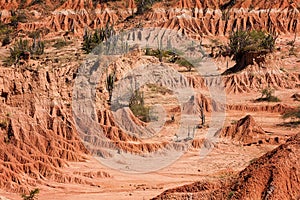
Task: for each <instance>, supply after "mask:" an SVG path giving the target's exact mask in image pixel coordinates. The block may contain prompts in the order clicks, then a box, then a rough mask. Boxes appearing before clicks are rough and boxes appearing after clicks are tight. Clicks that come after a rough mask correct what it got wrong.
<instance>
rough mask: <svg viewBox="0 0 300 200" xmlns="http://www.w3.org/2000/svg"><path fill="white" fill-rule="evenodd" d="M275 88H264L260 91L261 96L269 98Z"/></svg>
mask: <svg viewBox="0 0 300 200" xmlns="http://www.w3.org/2000/svg"><path fill="white" fill-rule="evenodd" d="M274 92H275V90H274V89H273V88H270V87H268V88H265V89H263V90H262V91H261V98H264V97H265V98H267V99H270V98H271V96H272V95H273V94H274Z"/></svg>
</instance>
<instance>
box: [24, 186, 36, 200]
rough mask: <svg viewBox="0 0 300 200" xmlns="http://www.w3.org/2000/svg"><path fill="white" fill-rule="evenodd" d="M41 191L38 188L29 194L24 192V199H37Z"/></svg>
mask: <svg viewBox="0 0 300 200" xmlns="http://www.w3.org/2000/svg"><path fill="white" fill-rule="evenodd" d="M39 192H40V190H39V189H38V188H36V189H34V190H31V191H30V193H29V195H26V194H22V198H23V200H35V199H37V194H38V193H39Z"/></svg>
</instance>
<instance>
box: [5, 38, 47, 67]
mask: <svg viewBox="0 0 300 200" xmlns="http://www.w3.org/2000/svg"><path fill="white" fill-rule="evenodd" d="M44 48H45V44H44V42H43V41H41V40H40V39H39V40H36V39H34V40H33V43H32V45H30V43H29V41H28V40H22V39H19V40H18V41H16V42H15V44H14V46H13V47H12V48H10V57H9V58H8V60H7V61H8V63H17V62H18V61H19V60H20V59H27V58H28V57H29V56H30V54H31V55H42V54H43V53H44Z"/></svg>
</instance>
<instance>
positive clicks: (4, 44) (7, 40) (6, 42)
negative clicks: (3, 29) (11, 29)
mask: <svg viewBox="0 0 300 200" xmlns="http://www.w3.org/2000/svg"><path fill="white" fill-rule="evenodd" d="M10 42H11V41H10V38H9V35H6V36H5V37H4V38H3V40H2V46H3V47H4V46H6V45H9V44H10Z"/></svg>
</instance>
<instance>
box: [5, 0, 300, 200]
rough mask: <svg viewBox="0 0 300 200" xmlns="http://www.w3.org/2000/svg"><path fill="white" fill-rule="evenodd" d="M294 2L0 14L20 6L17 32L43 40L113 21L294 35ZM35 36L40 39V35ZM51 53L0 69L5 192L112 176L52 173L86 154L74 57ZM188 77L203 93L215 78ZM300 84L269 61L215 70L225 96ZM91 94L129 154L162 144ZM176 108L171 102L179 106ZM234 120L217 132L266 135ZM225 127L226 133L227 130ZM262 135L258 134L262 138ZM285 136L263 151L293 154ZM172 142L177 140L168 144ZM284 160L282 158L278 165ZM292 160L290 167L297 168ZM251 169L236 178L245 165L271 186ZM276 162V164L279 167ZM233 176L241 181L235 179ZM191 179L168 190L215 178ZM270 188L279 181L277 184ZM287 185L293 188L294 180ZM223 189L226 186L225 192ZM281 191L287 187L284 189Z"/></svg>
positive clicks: (194, 2)
mask: <svg viewBox="0 0 300 200" xmlns="http://www.w3.org/2000/svg"><path fill="white" fill-rule="evenodd" d="M299 5H300V1H299V0H297V1H293V2H291V1H289V0H278V1H275V2H270V1H267V0H264V1H256V0H246V1H242V0H237V1H225V0H224V1H222V0H220V1H213V0H204V1H202V0H201V1H200V0H180V1H163V2H157V3H155V4H154V5H153V7H152V10H151V12H146V13H144V14H143V15H137V16H132V15H133V13H134V12H135V10H136V4H135V1H134V0H128V1H116V2H108V3H103V4H99V3H94V2H93V1H91V0H90V1H85V0H66V1H63V2H62V1H55V0H46V1H45V2H44V3H42V4H39V3H34V1H33V0H26V1H21V0H8V1H7V0H0V13H1V15H0V20H1V21H2V22H4V23H9V22H10V21H11V20H12V15H14V14H17V15H18V14H20V13H23V14H24V15H25V16H26V18H27V20H26V21H27V22H22V23H19V24H18V27H17V30H18V31H19V32H23V33H24V32H25V33H26V32H33V31H36V30H38V29H48V32H49V33H48V34H49V35H48V38H50V39H51V37H52V36H53V35H56V34H60V35H63V34H66V33H69V32H70V33H71V34H74V35H75V36H82V34H83V33H84V31H85V29H88V28H90V29H96V28H99V27H103V26H105V25H106V23H107V22H110V23H112V24H115V27H116V28H117V29H119V30H121V29H123V28H133V27H139V26H141V25H143V26H145V27H150V26H156V27H163V28H169V29H173V30H177V31H178V32H181V33H186V34H190V35H194V36H195V37H197V38H198V37H199V36H223V35H225V36H228V35H229V34H230V32H231V31H233V30H237V29H262V30H267V31H274V32H276V33H278V34H281V35H284V34H292V33H295V32H300V25H299V20H300V14H299V7H300V6H299ZM14 11H16V12H14ZM44 36H45V38H47V35H44ZM72 48H74V49H79V48H80V46H79V45H78V46H75V47H74V46H73V47H72ZM7 52H8V51H7ZM74 52H76V53H78V52H77V50H75V51H71V52H69V51H63V52H60V53H61V54H62V55H63V56H64V55H68V56H71V54H72V56H73V54H74ZM51 56H52V57H53V59H54V58H56V56H57V55H55V54H53V55H51ZM52 57H51V58H50V59H47V58H45V59H44V60H43V61H41V62H40V63H38V62H35V61H32V63H30V62H31V61H30V62H29V63H27V64H26V63H25V64H23V65H20V66H12V67H10V68H8V67H2V66H1V67H0V94H1V102H0V133H1V134H0V146H1V148H0V166H1V168H0V172H1V174H0V187H1V188H4V189H6V190H9V191H14V192H26V191H28V190H29V189H30V188H31V187H32V186H33V185H35V184H46V182H47V180H54V181H57V182H63V183H82V184H92V183H91V182H92V181H90V182H89V181H87V180H85V179H82V176H91V177H92V176H93V174H94V173H95V174H96V175H97V176H99V177H111V175H110V174H108V173H106V172H91V173H88V174H81V173H79V172H78V173H75V174H73V175H68V174H63V173H61V167H64V166H66V165H67V163H68V161H83V160H84V159H85V157H86V155H87V154H88V153H89V152H88V151H87V149H86V148H85V147H84V146H83V144H82V141H81V140H80V138H79V136H78V135H79V134H78V132H77V130H76V126H75V122H74V119H73V116H72V106H71V103H72V95H73V94H72V87H73V84H74V80H75V78H76V73H77V69H78V67H79V62H80V61H79V60H76V61H74V62H73V59H75V57H72V58H70V59H69V60H67V61H66V60H65V61H64V62H62V63H61V62H60V63H59V62H56V64H55V62H53V59H52ZM126 59H127V61H128V63H125V64H124V63H119V65H118V63H117V68H118V69H123V68H124V66H125V67H127V68H126V70H129V69H131V67H133V66H134V64H141V63H142V64H149V63H156V64H158V63H159V62H158V60H157V59H154V58H151V59H152V60H151V59H148V60H147V59H141V58H137V57H134V56H133V57H131V58H130V59H129V58H125V60H126ZM272 59H273V58H270V59H269V60H272ZM51 60H52V61H51ZM138 61H140V63H138ZM269 65H270V66H271V65H273V63H272V62H271V63H270V64H269ZM126 70H124V71H120V72H119V73H120V75H119V76H121V74H122V73H125V72H126ZM253 72H255V73H253ZM188 80H189V84H190V85H191V87H194V88H196V89H203V90H206V89H207V88H205V87H206V86H205V85H206V84H210V83H212V82H214V79H212V80H210V82H209V80H206V79H204V78H201V77H196V76H190V77H188ZM299 81H300V76H299V73H288V72H283V71H282V70H279V67H274V68H272V70H270V68H268V70H261V69H259V70H257V69H252V68H250V69H247V70H245V71H243V72H242V73H239V74H232V75H227V76H224V77H223V83H224V87H225V90H226V92H227V93H228V94H244V93H250V92H251V91H253V90H254V91H258V90H260V89H261V88H262V87H267V86H271V87H273V88H275V89H278V90H280V89H282V90H284V89H290V88H299V85H300V84H299ZM99 95H100V96H101V95H102V98H103V99H101V100H102V104H100V107H101V109H98V110H97V118H98V122H99V125H100V126H101V128H102V129H103V130H104V133H105V135H106V137H107V138H108V139H110V140H111V141H112V143H113V145H116V146H117V147H118V148H120V149H122V150H124V151H127V152H131V153H136V154H139V153H151V152H154V151H157V150H158V149H161V148H164V147H166V146H167V145H168V143H167V142H142V141H141V140H139V139H138V138H136V137H133V136H130V135H127V134H126V133H125V131H124V130H122V129H121V128H119V127H118V126H117V124H116V123H115V119H114V117H113V115H112V112H111V111H110V110H109V109H108V106H107V103H106V99H107V94H103V93H102V94H99ZM195 101H196V102H198V104H199V103H200V102H201V103H202V105H204V109H205V112H208V113H209V112H211V111H212V110H217V109H218V108H214V107H213V105H211V104H213V102H212V101H211V100H210V99H208V98H205V97H204V96H203V95H199V96H198V97H196V98H195ZM103 102H105V103H103ZM194 109H195V108H194V107H192V106H190V108H189V105H187V108H186V112H194ZM227 109H228V110H235V111H249V112H256V111H257V112H270V113H274V112H276V113H281V112H283V111H286V110H288V109H291V105H285V104H283V103H278V104H276V105H263V106H262V105H244V104H243V105H230V104H228V105H227ZM178 110H180V109H179V108H178ZM178 112H179V111H178ZM120 115H122V117H123V116H126V119H131V120H132V119H134V121H135V122H136V124H138V125H141V126H143V123H142V122H141V121H140V120H138V119H137V118H136V117H135V116H134V115H133V114H132V112H131V111H129V110H123V111H122V113H120ZM242 121H243V120H242ZM242 121H241V123H240V124H238V125H239V126H238V125H233V126H229V127H227V128H225V129H224V130H223V132H222V133H223V135H222V136H229V137H230V138H231V139H236V140H238V142H243V143H246V144H248V143H257V142H258V140H256V139H257V138H255V137H256V136H257V135H262V134H265V132H264V131H263V130H262V128H261V127H256V126H257V125H256V124H255V122H253V119H252V117H248V118H247V119H246V122H245V123H242ZM128 127H129V129H131V130H132V131H133V132H137V133H138V134H143V133H144V132H146V129H144V128H143V127H142V128H139V127H136V126H135V124H128ZM253 127H256V128H253ZM253 129H254V130H253ZM147 131H148V130H147ZM253 131H254V132H253ZM228 133H230V134H229V135H226V134H228ZM245 133H246V134H249V133H250V134H252V135H251V137H250V138H249V137H246V136H245V135H244V134H245ZM253 138H254V139H253ZM262 138H263V139H264V140H267V139H269V138H264V137H262ZM272 139H273V138H272ZM274 140H275V139H274ZM293 141H294V142H289V143H287V144H286V145H285V146H282V147H281V149H284V151H283V150H281V149H280V148H279V149H278V150H276V151H275V153H274V152H273V153H271V154H270V155H271V157H272V155H273V154H274V155H277V154H280V155H284V156H287V155H290V154H288V153H287V152H288V151H289V150H287V149H289V148H290V147H291V149H292V153H294V154H295V155H298V154H299V153H298V149H297V148H296V144H298V143H299V137H296V138H295V139H294V140H293ZM203 142H204V141H203V139H195V140H193V141H192V146H193V147H194V148H201V146H202V145H203ZM169 148H171V147H169ZM172 148H180V147H178V146H177V147H176V146H175V147H174V146H172ZM278 152H279V153H278ZM280 152H283V153H280ZM101 153H102V154H103V155H104V156H109V154H108V153H107V152H104V151H103V152H101ZM297 153H298V154H297ZM291 155H292V154H291ZM260 160H263V161H266V163H270V162H271V161H272V162H273V160H271V159H269V158H268V156H267V155H266V156H265V157H263V158H261V159H260ZM298 161H299V159H298V160H296V161H295V160H287V163H288V164H293V163H294V162H296V164H298V165H299V163H297V162H298ZM284 162H285V161H282V163H284ZM279 163H280V162H279ZM258 164H259V165H258V166H261V165H262V163H261V162H258ZM296 164H295V165H293V166H296V167H297V165H296ZM255 166H256V165H251V166H250V167H249V168H247V169H246V170H245V171H243V172H242V173H241V174H240V177H246V176H248V175H247V173H248V172H249V174H250V172H251V173H252V172H253V173H256V174H255V176H256V175H257V177H258V178H257V180H259V181H261V182H262V183H264V186H265V188H266V187H269V188H271V185H270V184H269V183H265V182H264V181H265V178H269V179H271V178H272V177H273V175H270V176H269V175H268V174H270V173H273V172H272V170H273V168H272V167H271V166H267V167H264V170H265V172H264V173H263V174H260V173H259V172H256V171H255ZM278 166H279V164H278ZM278 166H277V165H276V166H275V167H278ZM278 169H281V168H280V166H279V168H278ZM249 170H250V171H249ZM273 171H274V170H273ZM251 176H252V175H251ZM270 177H271V178H270ZM282 177H283V176H282V174H281V175H280V176H279V178H280V179H282V180H280V181H290V182H289V184H290V185H291V186H294V185H299V183H298V182H299V181H294V180H293V181H291V180H285V179H283V178H282ZM293 177H296V178H297V174H293V173H292V172H291V175H290V177H289V178H290V179H292V178H293ZM262 179H264V180H262ZM237 180H239V179H237ZM249 180H250V181H252V180H251V179H249ZM297 180H298V178H297ZM239 181H240V182H242V181H243V180H242V178H240V180H239ZM244 182H245V184H248V185H249V188H255V187H256V185H255V184H256V182H255V180H253V181H252V182H249V181H248V182H249V183H248V182H247V180H244ZM238 183H239V182H237V183H236V184H237V186H236V187H235V191H238V192H240V194H246V193H247V192H246V191H245V189H244V188H243V187H242V186H241V185H239V184H238ZM268 184H269V185H268ZM276 184H277V183H276ZM278 184H279V181H278ZM195 185H196V186H195ZM195 185H192V186H191V187H190V186H186V187H187V188H188V189H182V190H181V189H180V190H174V191H175V192H178V191H179V192H181V191H183V192H182V193H184V192H187V191H193V190H194V188H196V189H199V188H205V187H207V188H208V189H209V190H214V189H216V188H219V186H220V185H222V184H219V183H216V184H209V185H208V186H205V185H204V184H200V183H198V184H195ZM222 187H223V186H222ZM278 187H279V188H281V187H282V188H283V186H282V185H280V186H278ZM190 188H192V189H190ZM295 188H296V189H297V187H295ZM196 189H195V191H196ZM270 190H271V189H270ZM224 191H226V192H227V189H226V190H224ZM267 191H268V189H264V190H263V192H264V193H262V194H267V193H266V192H267ZM289 191H293V192H294V193H296V191H295V190H293V189H292V190H289ZM298 191H299V190H298ZM196 192H197V191H196ZM209 192H210V191H209ZM209 192H208V193H207V192H206V191H204V193H205V195H206V194H210V193H209ZM237 194H239V193H237ZM274 194H276V193H274ZM182 195H183V197H182V198H185V197H186V194H182ZM220 195H223V194H220ZM253 195H255V194H253ZM280 195H281V194H280ZM280 195H279V196H278V195H277V196H274V199H276V198H277V197H278V198H279V197H280V198H281V197H282V196H280ZM199 197H201V195H199ZM291 198H292V197H291ZM179 199H180V198H179Z"/></svg>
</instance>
